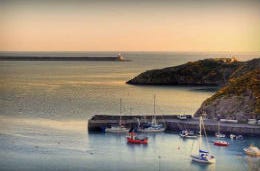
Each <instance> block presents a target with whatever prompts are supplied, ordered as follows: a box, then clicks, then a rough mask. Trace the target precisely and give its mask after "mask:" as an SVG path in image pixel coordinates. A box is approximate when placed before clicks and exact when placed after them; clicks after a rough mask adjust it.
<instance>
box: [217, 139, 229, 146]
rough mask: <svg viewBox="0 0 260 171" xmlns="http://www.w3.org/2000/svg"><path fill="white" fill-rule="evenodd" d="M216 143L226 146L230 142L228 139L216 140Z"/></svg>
mask: <svg viewBox="0 0 260 171" xmlns="http://www.w3.org/2000/svg"><path fill="white" fill-rule="evenodd" d="M214 145H216V146H224V147H226V146H228V145H229V143H228V142H227V141H223V140H215V141H214Z"/></svg>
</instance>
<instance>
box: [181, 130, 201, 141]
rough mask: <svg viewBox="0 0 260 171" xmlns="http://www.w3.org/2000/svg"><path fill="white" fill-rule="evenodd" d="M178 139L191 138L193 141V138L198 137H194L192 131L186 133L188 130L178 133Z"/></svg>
mask: <svg viewBox="0 0 260 171" xmlns="http://www.w3.org/2000/svg"><path fill="white" fill-rule="evenodd" d="M179 135H180V137H182V138H191V139H195V138H198V135H196V134H195V133H194V131H188V130H182V131H181V132H180V133H179Z"/></svg>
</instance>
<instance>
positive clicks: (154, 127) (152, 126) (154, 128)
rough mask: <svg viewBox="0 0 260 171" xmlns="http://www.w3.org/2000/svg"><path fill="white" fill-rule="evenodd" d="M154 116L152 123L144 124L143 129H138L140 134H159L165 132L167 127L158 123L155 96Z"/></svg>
mask: <svg viewBox="0 0 260 171" xmlns="http://www.w3.org/2000/svg"><path fill="white" fill-rule="evenodd" d="M153 107H154V108H153V109H154V115H153V117H152V122H149V123H144V124H143V125H142V126H141V127H139V128H138V132H143V133H158V132H164V131H165V129H166V127H165V126H164V125H163V124H161V123H158V122H157V119H156V112H155V111H156V110H155V96H154V105H153Z"/></svg>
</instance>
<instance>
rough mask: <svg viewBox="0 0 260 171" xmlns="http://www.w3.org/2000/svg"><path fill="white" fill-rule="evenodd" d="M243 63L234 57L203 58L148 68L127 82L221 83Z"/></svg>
mask: <svg viewBox="0 0 260 171" xmlns="http://www.w3.org/2000/svg"><path fill="white" fill-rule="evenodd" d="M243 64H244V63H243V62H238V61H237V60H236V59H234V58H216V59H204V60H199V61H195V62H188V63H186V64H183V65H179V66H175V67H168V68H164V69H157V70H149V71H146V72H144V73H141V74H140V75H138V76H136V77H135V78H133V79H131V80H129V81H128V82H127V83H128V84H136V85H138V84H139V85H223V84H225V83H226V82H227V81H228V79H229V77H230V76H231V75H232V74H233V73H234V71H236V70H237V69H239V68H241V67H242V66H243ZM241 71H242V68H241Z"/></svg>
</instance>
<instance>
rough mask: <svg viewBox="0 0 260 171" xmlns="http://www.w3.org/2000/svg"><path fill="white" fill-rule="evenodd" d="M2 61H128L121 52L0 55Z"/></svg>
mask: <svg viewBox="0 0 260 171" xmlns="http://www.w3.org/2000/svg"><path fill="white" fill-rule="evenodd" d="M0 61H116V62H117V61H118V62H127V61H130V60H127V59H125V58H124V57H123V56H121V55H120V54H119V55H117V56H103V57H90V56H80V57H79V56H8V55H5V56H0Z"/></svg>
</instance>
